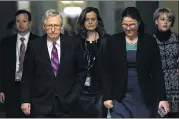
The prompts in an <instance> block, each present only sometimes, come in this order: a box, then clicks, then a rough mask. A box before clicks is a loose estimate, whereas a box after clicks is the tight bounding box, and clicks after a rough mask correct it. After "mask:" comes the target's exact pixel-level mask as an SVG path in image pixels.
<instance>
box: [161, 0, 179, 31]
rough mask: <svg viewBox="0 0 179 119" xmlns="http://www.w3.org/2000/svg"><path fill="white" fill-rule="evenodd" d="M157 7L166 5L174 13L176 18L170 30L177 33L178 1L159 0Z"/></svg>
mask: <svg viewBox="0 0 179 119" xmlns="http://www.w3.org/2000/svg"><path fill="white" fill-rule="evenodd" d="M159 7H167V8H169V9H171V10H172V11H173V12H174V13H175V15H176V20H175V24H174V26H173V27H172V31H174V32H177V33H179V23H178V21H179V19H178V18H179V1H160V2H159Z"/></svg>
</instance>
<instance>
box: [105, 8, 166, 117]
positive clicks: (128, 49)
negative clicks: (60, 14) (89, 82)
mask: <svg viewBox="0 0 179 119" xmlns="http://www.w3.org/2000/svg"><path fill="white" fill-rule="evenodd" d="M121 24H122V28H123V32H121V33H117V34H114V35H112V36H111V37H110V38H109V39H108V40H107V42H106V53H105V58H106V61H105V72H104V74H103V75H104V89H105V90H104V99H105V101H104V105H105V107H106V108H108V109H110V113H111V117H112V118H113V117H117V118H120V117H128V118H132V117H134V118H140V117H153V116H154V115H156V112H157V109H164V110H165V112H164V113H165V114H167V113H168V111H169V106H168V102H167V101H165V100H166V95H165V85H164V77H163V72H162V68H161V60H160V53H159V49H158V46H157V43H156V41H155V39H154V38H153V37H152V36H149V35H147V34H145V33H144V24H143V21H142V19H141V17H140V14H139V12H138V10H137V9H136V8H135V7H128V8H126V9H125V10H124V11H123V13H122V17H121Z"/></svg>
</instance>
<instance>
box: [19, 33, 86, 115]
mask: <svg viewBox="0 0 179 119" xmlns="http://www.w3.org/2000/svg"><path fill="white" fill-rule="evenodd" d="M60 42H61V45H60V47H61V58H60V65H59V70H58V73H57V76H56V77H55V76H54V74H53V69H52V66H51V61H50V57H49V53H48V48H47V37H46V35H45V36H42V37H39V38H38V39H37V40H35V41H32V42H31V43H30V44H29V47H28V49H27V54H26V56H25V61H24V73H23V76H22V85H21V86H22V89H21V91H22V93H21V94H22V98H21V99H22V103H31V104H32V106H34V108H33V107H32V108H33V109H34V110H39V111H40V113H41V114H48V113H49V112H50V111H51V109H52V108H53V103H54V99H55V93H57V94H58V98H59V100H60V102H61V105H60V108H63V109H65V110H66V111H68V110H70V108H71V106H73V103H74V102H75V100H76V98H77V95H78V94H79V91H80V90H81V88H82V86H83V84H84V82H85V77H86V68H85V66H84V58H83V53H82V50H81V49H80V42H79V39H76V38H74V37H70V36H64V35H61V36H60ZM31 89H33V91H32V92H33V93H31Z"/></svg>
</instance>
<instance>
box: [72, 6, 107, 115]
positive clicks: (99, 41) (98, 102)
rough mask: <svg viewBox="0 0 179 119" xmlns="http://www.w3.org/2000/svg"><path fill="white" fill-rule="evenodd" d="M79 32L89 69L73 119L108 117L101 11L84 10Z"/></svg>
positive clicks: (103, 30)
mask: <svg viewBox="0 0 179 119" xmlns="http://www.w3.org/2000/svg"><path fill="white" fill-rule="evenodd" d="M77 31H78V35H77V37H79V38H80V39H81V47H82V49H83V51H84V57H85V59H86V63H85V65H86V68H87V69H88V73H87V77H86V79H85V80H86V82H85V84H84V87H83V90H82V91H81V93H80V95H79V100H78V104H77V108H75V109H74V114H73V117H77V118H78V117H83V118H99V117H101V118H102V117H107V109H106V108H105V107H104V105H103V95H102V93H103V85H102V70H103V66H102V64H103V63H102V62H103V60H104V57H103V54H104V52H105V45H106V39H107V37H108V36H109V35H108V34H106V32H105V29H104V25H103V21H102V19H101V17H100V14H99V11H98V9H97V8H94V7H87V8H85V9H83V11H82V13H81V15H80V16H79V19H78V21H77Z"/></svg>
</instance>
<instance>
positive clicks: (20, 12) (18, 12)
mask: <svg viewBox="0 0 179 119" xmlns="http://www.w3.org/2000/svg"><path fill="white" fill-rule="evenodd" d="M19 14H27V16H28V20H29V22H30V21H31V13H30V12H29V11H27V10H18V11H17V12H16V13H15V17H16V16H18V15H19Z"/></svg>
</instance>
